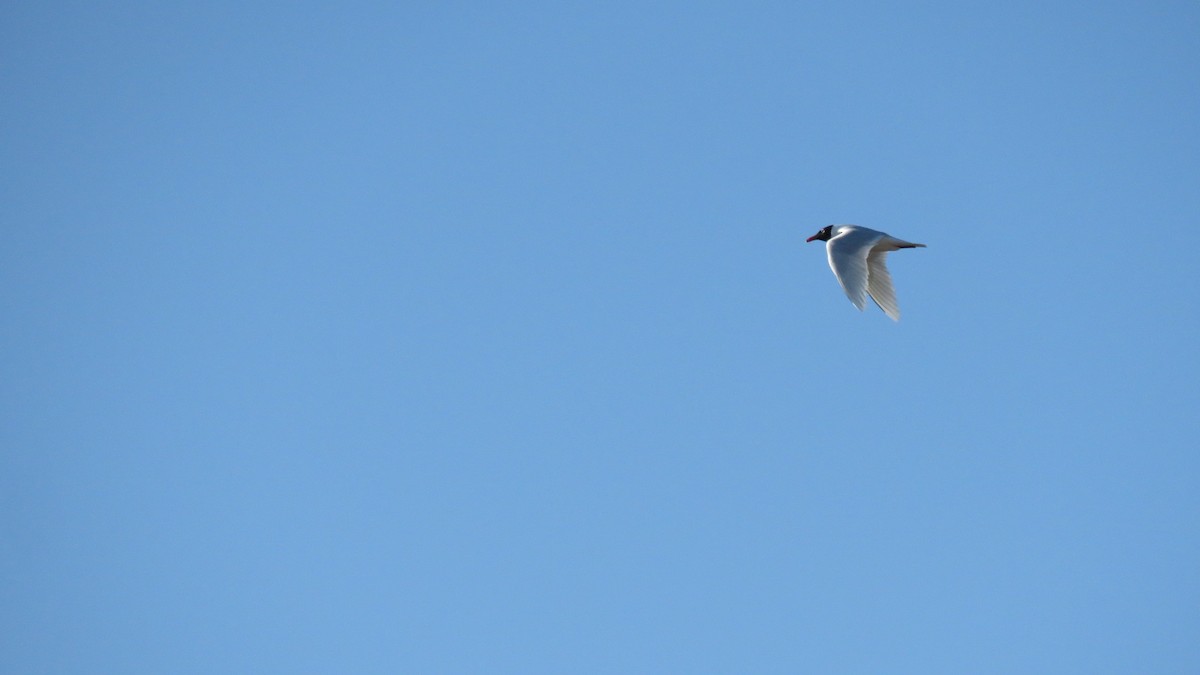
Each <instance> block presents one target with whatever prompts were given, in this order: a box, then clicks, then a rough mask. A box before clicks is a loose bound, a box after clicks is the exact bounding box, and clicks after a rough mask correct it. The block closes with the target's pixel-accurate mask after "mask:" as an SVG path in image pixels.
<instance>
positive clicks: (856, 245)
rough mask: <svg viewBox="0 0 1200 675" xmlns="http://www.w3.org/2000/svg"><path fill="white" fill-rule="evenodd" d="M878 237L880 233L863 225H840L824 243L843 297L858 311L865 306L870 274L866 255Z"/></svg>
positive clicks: (880, 235) (830, 265)
mask: <svg viewBox="0 0 1200 675" xmlns="http://www.w3.org/2000/svg"><path fill="white" fill-rule="evenodd" d="M882 236H883V235H882V233H880V232H875V231H873V230H868V229H866V228H857V227H843V228H842V229H841V230H840V231H838V233H837V234H836V235H834V236H833V238H831V239H830V240H829V242H828V243H827V244H826V245H825V248H826V250H827V251H828V253H829V267H830V268H831V269H832V270H833V275H834V276H835V277H837V280H838V283H840V284H841V285H842V290H843V291H845V292H846V297H848V298H850V302H852V303H854V306H855V307H857V308H859V309H860V310H862V309H866V306H867V287H868V278H869V276H870V270H869V268H868V265H867V255H868V254H869V253H870V252H871V247H872V246H873V245H874V244H875V243H876V242H877V241H879V239H880V238H881V237H882Z"/></svg>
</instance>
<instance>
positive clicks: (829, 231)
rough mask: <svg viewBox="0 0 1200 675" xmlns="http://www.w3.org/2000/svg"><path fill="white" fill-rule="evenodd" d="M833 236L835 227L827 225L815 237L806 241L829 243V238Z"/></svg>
mask: <svg viewBox="0 0 1200 675" xmlns="http://www.w3.org/2000/svg"><path fill="white" fill-rule="evenodd" d="M832 236H833V226H832V225H826V226H825V227H822V228H821V231H820V232H818V233H816V234H814V235H813V236H811V237H809V238H808V239H805V241H829V238H830V237H832Z"/></svg>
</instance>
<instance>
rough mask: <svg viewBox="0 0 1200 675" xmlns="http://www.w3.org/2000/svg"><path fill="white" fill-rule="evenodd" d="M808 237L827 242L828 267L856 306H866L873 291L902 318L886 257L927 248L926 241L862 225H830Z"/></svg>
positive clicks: (882, 305) (888, 310)
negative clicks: (891, 254) (901, 251)
mask: <svg viewBox="0 0 1200 675" xmlns="http://www.w3.org/2000/svg"><path fill="white" fill-rule="evenodd" d="M807 241H824V242H827V243H826V245H825V249H826V252H827V253H828V254H829V267H831V268H832V269H833V276H835V277H837V280H838V283H840V284H841V285H842V290H844V291H846V297H848V298H850V302H853V303H854V306H855V307H857V308H858V309H859V310H860V311H861V310H862V309H864V308H865V307H866V305H867V296H868V295H870V296H871V299H872V300H874V301H875V304H877V305H879V309H882V310H883V313H884V314H887V315H888V316H890V317H892V321H899V320H900V306H899V305H897V304H896V291H895V290H893V289H892V276H891V275H890V274H888V270H887V265H886V264H885V260H886V258H887V254H888V253H891V252H892V251H898V250H900V249H902V248H925V244H914V243H912V242H908V241H904V240H903V239H897V238H895V237H893V236H891V235H890V234H887V233H885V232H879V231H876V230H872V229H869V228H866V227H861V226H859V225H827V226H825V227H823V228H821V231H820V232H817V233H816V234H814V235H813V236H811V237H809V238H808V239H807Z"/></svg>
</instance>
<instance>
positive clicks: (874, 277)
mask: <svg viewBox="0 0 1200 675" xmlns="http://www.w3.org/2000/svg"><path fill="white" fill-rule="evenodd" d="M887 254H888V250H887V249H884V248H882V247H881V248H875V249H872V250H871V252H870V253H869V254H868V255H867V293H869V294H870V295H871V299H872V300H874V301H875V304H877V305H879V309H882V310H883V313H884V314H887V315H888V316H890V317H892V321H899V320H900V305H898V304H896V290H895V289H894V288H892V275H891V274H888V268H887V264H886V263H887Z"/></svg>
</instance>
